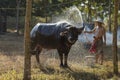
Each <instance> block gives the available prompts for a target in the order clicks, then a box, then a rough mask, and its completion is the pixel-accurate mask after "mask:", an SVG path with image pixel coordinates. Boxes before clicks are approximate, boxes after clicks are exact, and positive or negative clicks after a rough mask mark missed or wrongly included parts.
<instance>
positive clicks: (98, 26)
mask: <svg viewBox="0 0 120 80" xmlns="http://www.w3.org/2000/svg"><path fill="white" fill-rule="evenodd" d="M94 24H95V27H94V29H93V30H91V31H84V33H93V34H94V36H93V42H92V44H91V47H90V49H89V52H90V53H95V59H96V63H99V64H101V65H102V64H103V58H104V53H103V47H104V46H105V45H106V30H105V28H104V26H103V25H104V23H103V21H102V19H101V18H97V19H96V20H95V21H94Z"/></svg>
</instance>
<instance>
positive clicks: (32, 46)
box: [30, 40, 36, 55]
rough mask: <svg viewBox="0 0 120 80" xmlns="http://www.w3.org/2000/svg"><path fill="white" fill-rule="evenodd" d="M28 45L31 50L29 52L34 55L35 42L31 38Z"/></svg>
mask: <svg viewBox="0 0 120 80" xmlns="http://www.w3.org/2000/svg"><path fill="white" fill-rule="evenodd" d="M30 46H31V50H30V52H31V54H32V55H35V54H36V51H35V50H34V49H35V47H36V42H35V41H32V40H31V45H30Z"/></svg>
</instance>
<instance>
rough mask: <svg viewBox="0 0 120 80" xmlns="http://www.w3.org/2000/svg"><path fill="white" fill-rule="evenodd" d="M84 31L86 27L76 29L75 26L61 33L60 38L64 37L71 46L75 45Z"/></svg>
mask: <svg viewBox="0 0 120 80" xmlns="http://www.w3.org/2000/svg"><path fill="white" fill-rule="evenodd" d="M83 29H84V27H82V28H76V27H73V26H69V27H66V29H65V30H64V31H62V32H61V33H60V36H62V37H64V38H65V39H66V40H67V42H69V43H70V44H74V43H75V42H76V40H77V39H78V35H80V34H81V33H82V31H83Z"/></svg>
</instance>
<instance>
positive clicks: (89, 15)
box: [88, 1, 92, 22]
mask: <svg viewBox="0 0 120 80" xmlns="http://www.w3.org/2000/svg"><path fill="white" fill-rule="evenodd" d="M91 20H92V15H91V1H89V2H88V22H91Z"/></svg>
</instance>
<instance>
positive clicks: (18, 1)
mask: <svg viewBox="0 0 120 80" xmlns="http://www.w3.org/2000/svg"><path fill="white" fill-rule="evenodd" d="M16 3H17V12H16V30H17V34H18V35H19V26H18V24H19V6H20V0H16Z"/></svg>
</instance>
